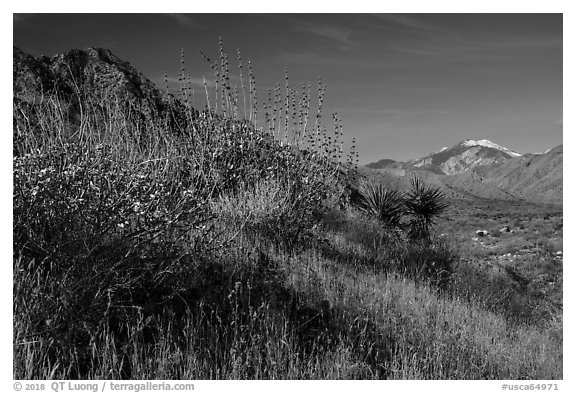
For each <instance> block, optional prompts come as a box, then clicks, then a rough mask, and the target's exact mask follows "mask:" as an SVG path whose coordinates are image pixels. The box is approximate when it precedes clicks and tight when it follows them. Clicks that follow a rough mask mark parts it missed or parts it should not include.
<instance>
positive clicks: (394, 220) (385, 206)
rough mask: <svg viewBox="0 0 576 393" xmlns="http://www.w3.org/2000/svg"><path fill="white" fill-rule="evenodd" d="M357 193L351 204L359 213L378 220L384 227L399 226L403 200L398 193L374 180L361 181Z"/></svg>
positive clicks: (402, 212)
mask: <svg viewBox="0 0 576 393" xmlns="http://www.w3.org/2000/svg"><path fill="white" fill-rule="evenodd" d="M357 191H358V194H357V197H356V198H353V199H352V202H353V204H354V205H355V206H356V207H357V208H358V209H359V210H360V211H362V212H364V213H366V214H368V215H371V216H374V217H376V218H378V220H380V221H381V222H382V223H383V224H384V226H386V227H389V228H394V227H399V226H400V219H401V218H402V216H403V214H404V200H403V197H402V194H401V193H400V192H399V191H397V190H392V189H389V188H387V187H386V186H385V185H384V184H382V183H380V182H377V181H375V180H365V181H363V182H362V183H360V187H359V189H358V190H357Z"/></svg>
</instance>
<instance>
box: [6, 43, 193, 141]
mask: <svg viewBox="0 0 576 393" xmlns="http://www.w3.org/2000/svg"><path fill="white" fill-rule="evenodd" d="M13 73H14V75H13V91H14V117H15V119H17V120H19V119H21V118H22V117H24V118H26V119H27V121H31V122H33V123H36V122H38V123H40V122H41V120H42V119H39V118H38V115H39V114H38V113H35V109H36V108H35V104H36V103H39V102H43V103H45V105H48V102H49V101H51V102H53V103H54V105H53V106H54V107H56V106H57V107H61V108H62V109H63V111H62V113H61V114H60V116H62V117H65V121H72V122H76V123H78V122H80V120H81V119H80V117H81V112H82V111H87V110H90V107H93V108H94V111H93V112H94V114H95V115H96V118H95V119H92V120H94V121H105V118H106V117H107V116H109V115H110V114H111V113H116V114H122V116H123V117H126V118H127V120H128V121H130V122H137V123H138V124H140V125H142V126H144V125H146V124H149V123H150V122H154V121H159V120H162V121H164V122H165V123H166V124H167V126H168V127H169V128H171V129H174V130H177V129H184V128H186V122H187V121H188V120H187V119H188V118H190V117H191V116H195V115H196V114H197V112H196V111H195V110H190V109H188V110H187V109H185V107H184V105H183V104H182V103H181V102H180V101H178V100H176V99H175V98H174V97H173V96H172V95H170V94H167V93H165V92H162V91H161V90H160V89H158V88H157V87H156V85H155V84H154V83H153V82H152V81H150V80H149V79H148V78H146V77H145V76H144V75H142V74H141V73H140V72H139V71H138V70H136V69H135V68H134V67H132V66H131V65H130V63H128V62H126V61H123V60H121V59H120V58H118V57H117V56H116V55H114V54H113V53H112V52H111V51H110V50H108V49H103V48H87V49H84V50H80V49H74V50H70V51H67V52H65V53H62V54H58V55H55V56H52V57H47V56H41V57H39V58H36V57H33V56H31V55H29V54H27V53H25V52H23V51H22V50H21V49H19V48H17V47H14V48H13Z"/></svg>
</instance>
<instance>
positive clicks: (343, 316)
mask: <svg viewBox="0 0 576 393" xmlns="http://www.w3.org/2000/svg"><path fill="white" fill-rule="evenodd" d="M279 101H282V100H279ZM305 101H306V100H304V102H305ZM51 105H53V103H51ZM229 109H230V108H229ZM64 112H65V111H53V110H51V111H44V112H43V111H42V108H39V110H38V112H37V114H38V115H39V116H40V117H41V119H42V120H43V122H42V124H43V125H41V126H39V127H37V128H34V129H33V128H29V127H30V124H28V123H26V122H18V121H16V123H15V124H16V125H15V127H16V128H15V133H17V134H18V137H19V138H18V141H19V142H18V145H15V146H14V151H15V152H18V155H17V156H16V157H15V158H14V189H15V192H14V261H13V267H14V378H15V379H48V378H56V379H75V378H81V379H90V378H106V379H114V378H120V379H155V378H158V379H187V378H190V379H212V378H228V379H244V378H256V379H262V378H270V379H272V378H290V379H311V378H316V379H318V378H366V379H367V378H389V379H393V378H399V379H407V378H418V379H559V378H562V320H561V314H560V313H558V312H555V313H548V314H534V313H531V312H530V310H532V309H534V305H535V303H533V302H531V301H530V302H525V301H523V300H522V299H523V295H524V292H522V290H520V289H518V288H517V287H515V286H511V285H509V282H507V281H503V280H502V279H501V278H502V277H494V276H490V275H484V274H483V272H482V271H479V270H475V268H474V267H473V266H470V265H468V264H466V263H465V260H466V259H465V258H461V257H460V256H459V255H458V253H457V251H456V249H457V247H458V244H457V243H454V242H453V243H448V242H446V241H443V240H439V239H435V240H434V241H433V242H432V243H431V244H424V245H422V244H415V243H412V242H410V241H407V239H406V238H405V236H404V235H402V234H398V233H396V232H392V233H390V232H388V231H385V230H383V229H382V228H381V226H380V225H379V224H378V223H377V222H374V221H372V220H370V219H367V218H365V217H363V216H361V215H359V214H358V213H357V212H356V211H354V210H353V209H351V208H349V207H345V208H344V209H339V208H338V207H337V206H338V202H339V199H338V195H339V194H340V193H341V192H342V189H343V188H344V183H345V182H346V181H347V180H346V178H345V177H344V178H343V177H340V176H339V175H337V174H338V173H339V170H340V169H342V167H341V166H340V165H338V164H335V160H334V159H335V158H337V157H334V156H332V154H341V151H340V153H338V148H337V147H338V141H334V142H331V143H333V144H332V145H330V144H329V143H328V142H327V141H329V140H330V139H329V138H327V136H326V134H325V133H324V134H322V132H320V128H318V131H319V132H318V134H317V135H319V136H318V137H317V139H316V140H315V141H314V142H313V143H314V144H315V146H316V150H312V151H314V152H315V153H314V154H309V153H303V152H301V151H299V150H298V149H295V148H291V147H282V146H280V145H279V144H278V143H275V142H272V141H271V139H270V138H269V136H268V135H267V134H266V132H260V131H257V130H255V129H254V127H253V125H251V124H249V123H247V122H237V121H231V120H229V119H222V118H220V117H212V116H204V117H202V118H196V119H191V123H192V124H193V125H194V127H193V129H191V130H186V132H185V133H183V134H182V135H171V134H167V133H166V130H165V129H163V128H162V125H158V124H150V125H149V127H147V129H146V130H145V131H146V132H142V130H140V129H138V130H135V129H133V128H131V126H130V124H129V123H128V122H127V121H126V118H125V117H123V114H122V113H116V112H110V114H109V116H110V117H109V118H108V119H107V121H106V122H104V123H102V124H99V123H97V122H91V121H89V119H92V118H96V117H95V116H94V117H90V114H89V113H88V114H87V117H86V119H88V120H87V121H86V122H83V123H81V124H83V127H84V128H83V129H82V131H83V132H81V133H77V132H75V131H76V129H75V128H74V127H77V126H74V125H73V124H69V123H68V122H67V119H66V118H61V117H58V116H64V115H63V113H64ZM232 112H233V111H232V110H229V111H228V113H232ZM107 113H108V112H107ZM105 115H106V114H104V115H103V116H105ZM42 116H44V117H43V118H42ZM106 129H108V130H110V129H112V130H114V131H115V132H114V133H109V132H106ZM136 131H137V132H136ZM337 132H340V135H341V130H339V129H338V128H337ZM38 152H39V153H38ZM331 152H332V153H331ZM461 256H462V255H461ZM447 261H448V262H450V263H451V264H452V270H453V273H452V279H451V280H450V282H449V283H448V284H447V285H444V286H443V287H442V289H440V288H439V287H438V286H437V285H435V284H434V283H432V282H428V281H427V280H426V279H424V278H423V277H422V276H421V275H420V273H419V272H420V270H419V269H414V267H418V266H421V265H420V264H422V263H424V264H427V265H428V266H433V265H434V263H436V262H438V263H440V262H447ZM476 274H477V275H476ZM478 280H482V281H480V282H479V281H478ZM500 290H503V291H502V292H500ZM490 291H492V293H490ZM534 301H536V302H538V299H535V300H534Z"/></svg>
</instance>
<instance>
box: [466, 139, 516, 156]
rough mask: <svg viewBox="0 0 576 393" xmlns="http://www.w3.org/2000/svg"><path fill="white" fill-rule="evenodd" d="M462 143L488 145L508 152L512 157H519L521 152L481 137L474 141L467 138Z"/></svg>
mask: <svg viewBox="0 0 576 393" xmlns="http://www.w3.org/2000/svg"><path fill="white" fill-rule="evenodd" d="M462 145H464V146H484V147H490V148H492V149H497V150H500V151H503V152H505V153H508V154H510V155H512V156H514V157H520V156H521V155H522V154H519V153H516V152H515V151H512V150H510V149H508V148H506V147H503V146H500V145H498V144H496V143H494V142H491V141H489V140H488V139H481V140H479V141H476V140H474V139H468V140H466V141H464V142H462Z"/></svg>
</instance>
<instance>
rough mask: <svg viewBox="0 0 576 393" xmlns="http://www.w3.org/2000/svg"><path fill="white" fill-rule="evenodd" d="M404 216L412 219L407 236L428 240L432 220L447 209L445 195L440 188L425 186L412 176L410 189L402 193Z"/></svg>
mask: <svg viewBox="0 0 576 393" xmlns="http://www.w3.org/2000/svg"><path fill="white" fill-rule="evenodd" d="M403 199H404V207H405V209H406V214H407V215H409V216H411V217H412V219H411V220H410V222H409V223H408V234H409V236H410V237H411V238H412V239H424V240H429V239H430V228H431V227H432V226H433V225H434V219H435V218H436V217H437V216H438V215H440V214H442V213H443V212H444V211H445V210H446V209H447V208H448V206H449V205H448V203H446V195H445V194H444V193H443V192H442V190H441V189H440V187H435V186H429V185H426V184H425V183H424V182H423V181H422V180H421V179H419V178H418V177H416V176H414V177H412V181H411V188H410V189H409V190H408V191H406V192H405V193H404V196H403Z"/></svg>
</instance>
